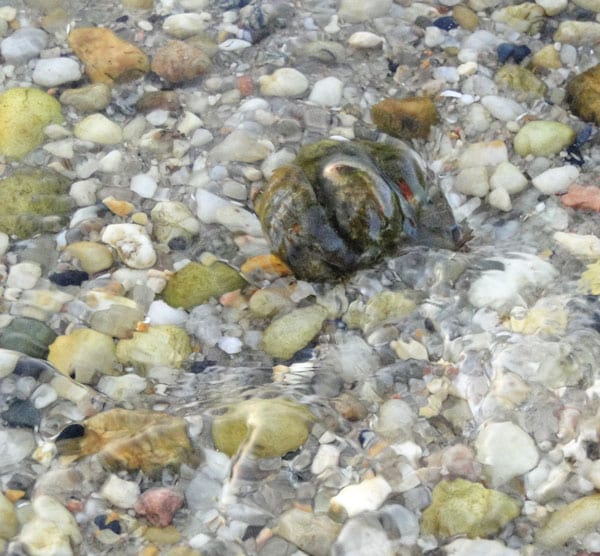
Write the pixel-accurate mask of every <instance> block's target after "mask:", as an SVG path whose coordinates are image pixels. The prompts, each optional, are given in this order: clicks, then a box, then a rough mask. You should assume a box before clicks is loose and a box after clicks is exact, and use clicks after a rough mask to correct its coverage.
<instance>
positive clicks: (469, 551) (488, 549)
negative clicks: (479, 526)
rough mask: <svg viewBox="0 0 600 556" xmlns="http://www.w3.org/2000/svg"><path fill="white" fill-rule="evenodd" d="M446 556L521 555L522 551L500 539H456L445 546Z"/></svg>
mask: <svg viewBox="0 0 600 556" xmlns="http://www.w3.org/2000/svg"><path fill="white" fill-rule="evenodd" d="M444 553H445V554H446V556H519V554H520V552H519V551H518V550H515V549H513V548H508V547H507V546H505V545H504V544H502V542H500V541H492V540H487V539H456V540H455V541H452V542H451V543H450V544H447V545H446V546H444Z"/></svg>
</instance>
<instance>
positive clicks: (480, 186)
mask: <svg viewBox="0 0 600 556" xmlns="http://www.w3.org/2000/svg"><path fill="white" fill-rule="evenodd" d="M454 189H455V190H456V191H458V192H459V193H463V194H464V195H472V196H474V197H485V196H486V195H487V194H488V192H489V190H490V187H489V181H488V173H487V169H486V168H485V166H474V167H472V168H465V169H464V170H461V171H460V172H459V174H458V175H457V176H456V181H455V182H454Z"/></svg>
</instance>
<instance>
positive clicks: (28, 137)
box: [0, 87, 63, 158]
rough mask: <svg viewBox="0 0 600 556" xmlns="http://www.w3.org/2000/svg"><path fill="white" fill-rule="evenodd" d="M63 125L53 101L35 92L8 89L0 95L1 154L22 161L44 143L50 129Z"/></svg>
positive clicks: (56, 102) (31, 90)
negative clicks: (50, 126)
mask: <svg viewBox="0 0 600 556" xmlns="http://www.w3.org/2000/svg"><path fill="white" fill-rule="evenodd" d="M62 122H63V116H62V112H61V107H60V103H59V102H58V101H57V100H56V99H55V98H54V97H52V96H50V95H49V94H47V93H45V92H44V91H40V90H39V89H34V88H25V87H15V88H13V89H8V90H7V91H5V92H4V93H2V94H1V95H0V153H1V154H4V155H5V156H8V157H14V158H21V157H23V156H24V155H26V154H27V153H28V152H30V151H32V150H33V149H35V148H36V147H38V146H39V145H40V144H41V143H43V141H44V140H45V136H44V128H45V127H46V126H47V125H49V124H53V123H54V124H60V123H62Z"/></svg>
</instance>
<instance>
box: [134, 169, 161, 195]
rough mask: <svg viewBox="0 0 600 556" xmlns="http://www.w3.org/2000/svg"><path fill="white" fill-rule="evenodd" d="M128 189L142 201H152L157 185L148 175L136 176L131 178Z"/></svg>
mask: <svg viewBox="0 0 600 556" xmlns="http://www.w3.org/2000/svg"><path fill="white" fill-rule="evenodd" d="M129 188H130V189H131V190H132V191H135V192H136V193H137V194H138V195H139V196H140V197H143V198H144V199H152V197H153V196H154V194H155V193H156V190H157V189H158V184H157V183H156V180H155V179H154V178H153V177H152V176H151V175H150V174H136V175H135V176H133V177H132V178H131V182H130V184H129Z"/></svg>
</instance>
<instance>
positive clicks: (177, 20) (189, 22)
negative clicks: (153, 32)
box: [163, 12, 210, 39]
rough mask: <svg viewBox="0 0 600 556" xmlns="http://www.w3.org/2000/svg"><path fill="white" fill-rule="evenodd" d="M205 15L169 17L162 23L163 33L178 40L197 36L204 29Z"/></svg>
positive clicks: (192, 14)
mask: <svg viewBox="0 0 600 556" xmlns="http://www.w3.org/2000/svg"><path fill="white" fill-rule="evenodd" d="M209 17H210V16H208V15H207V14H201V13H191V12H190V13H183V14H175V15H170V16H169V17H167V18H166V19H165V21H164V22H163V31H164V32H165V33H167V35H171V36H172V37H176V38H178V39H186V38H188V37H192V36H193V35H198V34H200V33H202V31H204V30H205V29H206V23H207V21H208V18H209Z"/></svg>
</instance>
